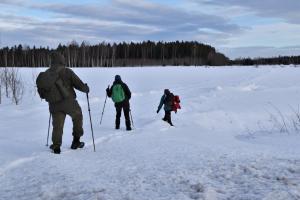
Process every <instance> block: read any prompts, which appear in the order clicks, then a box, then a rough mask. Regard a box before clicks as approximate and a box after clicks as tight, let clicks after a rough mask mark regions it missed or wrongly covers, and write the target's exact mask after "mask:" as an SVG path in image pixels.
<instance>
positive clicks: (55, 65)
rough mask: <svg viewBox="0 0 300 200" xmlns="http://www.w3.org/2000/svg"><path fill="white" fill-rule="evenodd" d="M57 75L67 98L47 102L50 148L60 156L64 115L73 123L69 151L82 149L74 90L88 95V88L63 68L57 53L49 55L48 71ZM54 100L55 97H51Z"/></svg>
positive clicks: (62, 62) (78, 110)
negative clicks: (50, 133) (49, 115)
mask: <svg viewBox="0 0 300 200" xmlns="http://www.w3.org/2000/svg"><path fill="white" fill-rule="evenodd" d="M48 70H50V71H55V72H56V73H58V76H59V80H61V84H62V85H63V86H62V87H63V88H64V89H65V94H66V96H67V97H64V98H62V99H61V100H60V101H58V102H51V103H50V102H49V110H50V113H51V115H52V125H53V131H52V142H53V144H52V145H51V146H50V148H51V149H52V150H53V152H54V153H55V154H60V152H61V150H60V146H61V144H62V135H63V128H64V122H65V118H66V115H69V116H70V117H71V118H72V121H73V133H72V134H73V142H72V145H71V149H77V148H82V147H83V146H84V143H83V142H80V137H81V136H82V135H83V128H82V125H83V117H82V111H81V107H80V106H79V104H78V102H77V100H76V93H75V90H74V88H75V89H77V90H79V91H81V92H85V93H88V92H89V87H88V85H87V84H84V83H83V82H82V81H81V80H80V78H79V77H78V76H77V75H76V74H75V73H74V72H73V71H72V70H71V69H70V68H67V67H65V58H64V56H63V55H61V54H59V53H53V54H51V67H50V68H49V69H48ZM38 92H39V95H40V96H41V98H43V97H44V95H45V94H43V92H42V91H40V90H38ZM53 98H54V99H55V97H53Z"/></svg>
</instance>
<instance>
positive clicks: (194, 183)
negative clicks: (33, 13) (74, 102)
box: [0, 66, 300, 200]
mask: <svg viewBox="0 0 300 200" xmlns="http://www.w3.org/2000/svg"><path fill="white" fill-rule="evenodd" d="M41 70H44V69H20V73H21V74H22V78H23V80H24V81H25V83H26V93H25V96H24V98H23V101H22V103H21V105H18V106H16V105H13V104H12V103H11V102H10V101H8V100H7V99H3V101H4V102H3V103H2V104H1V105H0V113H1V114H0V160H1V162H0V199H1V200H2V199H3V200H6V199H9V200H21V199H26V200H27V199H53V200H54V199H55V200H57V199H66V200H69V199H70V200H77V199H78V200H79V199H80V200H81V199H84V200H86V199H90V200H94V199H99V200H171V199H173V200H188V199H210V200H213V199H228V200H229V199H230V200H231V199H233V200H235V199H237V200H242V199H243V200H246V199H247V200H255V199H266V200H274V199H276V200H287V199H300V132H299V131H298V128H299V130H300V126H299V127H298V125H299V124H298V122H299V120H298V119H297V114H299V111H298V107H299V104H300V68H295V67H284V68H282V67H280V66H268V67H266V66H261V67H259V68H254V67H222V68H194V67H190V68H186V67H157V68H138V67H137V68H113V69H103V68H93V69H88V68H86V69H75V72H76V73H77V74H78V75H79V76H80V77H81V79H82V80H84V81H86V82H87V83H88V84H89V86H90V88H91V93H90V103H91V112H92V119H93V125H94V134H95V142H96V152H95V153H94V152H93V146H92V137H91V131H90V123H89V117H88V110H87V101H86V96H85V94H83V93H80V92H77V94H78V100H79V103H80V105H81V106H82V109H83V113H84V129H85V135H84V137H83V141H85V142H86V143H87V146H86V147H85V148H84V149H81V150H75V151H73V150H70V149H69V146H70V144H71V141H72V136H71V132H72V124H71V120H70V118H67V120H66V124H65V129H64V138H63V146H62V153H61V154H60V155H55V154H52V153H51V151H50V150H49V149H48V148H47V147H46V146H45V144H46V138H47V127H48V118H49V113H48V105H47V103H46V102H45V101H41V100H40V99H39V97H38V95H37V94H36V93H35V89H34V83H35V81H34V78H33V77H35V75H36V74H37V73H38V72H39V71H41ZM116 74H120V75H121V76H122V79H123V80H124V81H125V82H126V83H127V84H128V86H129V87H130V89H131V91H132V93H133V96H132V100H131V107H132V115H133V120H134V125H135V130H133V131H132V132H126V131H125V124H124V118H122V122H121V125H122V127H121V130H117V131H116V130H114V117H115V110H114V106H113V103H112V101H111V100H110V99H109V100H108V101H107V104H106V109H105V113H104V117H103V122H102V125H101V126H100V124H99V122H100V116H101V112H102V107H103V103H104V100H105V88H106V87H107V86H108V85H109V84H110V85H111V84H112V81H113V78H114V75H116ZM165 88H169V89H170V90H171V91H172V92H173V93H175V94H178V95H180V97H181V101H182V103H181V105H182V110H180V111H179V112H178V113H177V114H174V113H172V117H173V123H174V125H175V126H176V127H174V128H173V127H169V126H168V124H166V123H165V122H163V121H162V120H161V118H162V116H163V112H162V111H161V112H160V113H159V114H156V109H157V106H158V103H159V100H160V97H161V95H162V93H163V90H164V89H165ZM2 92H3V91H2ZM299 116H300V115H299Z"/></svg>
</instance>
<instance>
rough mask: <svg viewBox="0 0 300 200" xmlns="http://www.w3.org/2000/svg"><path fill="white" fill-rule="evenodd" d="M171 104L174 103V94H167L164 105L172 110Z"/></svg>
mask: <svg viewBox="0 0 300 200" xmlns="http://www.w3.org/2000/svg"><path fill="white" fill-rule="evenodd" d="M173 102H174V94H173V93H169V94H168V95H166V98H165V101H164V103H165V104H166V105H168V106H169V107H170V108H173Z"/></svg>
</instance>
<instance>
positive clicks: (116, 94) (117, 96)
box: [111, 84, 125, 103]
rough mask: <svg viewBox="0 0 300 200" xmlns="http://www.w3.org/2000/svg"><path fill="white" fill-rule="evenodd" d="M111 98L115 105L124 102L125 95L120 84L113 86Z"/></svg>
mask: <svg viewBox="0 0 300 200" xmlns="http://www.w3.org/2000/svg"><path fill="white" fill-rule="evenodd" d="M111 98H112V100H113V102H115V103H120V102H122V101H124V99H125V93H124V90H123V88H122V85H121V84H116V85H114V86H113V88H112V95H111Z"/></svg>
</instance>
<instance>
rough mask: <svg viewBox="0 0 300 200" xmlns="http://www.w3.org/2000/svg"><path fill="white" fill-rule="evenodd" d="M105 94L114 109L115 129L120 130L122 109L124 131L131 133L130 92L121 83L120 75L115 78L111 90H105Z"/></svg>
mask: <svg viewBox="0 0 300 200" xmlns="http://www.w3.org/2000/svg"><path fill="white" fill-rule="evenodd" d="M106 94H107V96H108V97H110V98H112V100H113V102H114V103H115V107H116V112H117V113H116V122H115V123H116V124H115V125H116V127H115V128H116V129H120V118H121V113H122V109H123V112H124V116H125V124H126V130H127V131H131V130H132V129H131V122H130V115H129V112H130V104H129V100H130V98H131V92H130V90H129V88H128V86H127V85H126V84H125V83H124V82H123V81H122V79H121V76H120V75H116V76H115V81H114V83H113V85H112V87H111V88H109V87H108V88H107V89H106Z"/></svg>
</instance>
